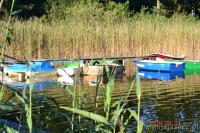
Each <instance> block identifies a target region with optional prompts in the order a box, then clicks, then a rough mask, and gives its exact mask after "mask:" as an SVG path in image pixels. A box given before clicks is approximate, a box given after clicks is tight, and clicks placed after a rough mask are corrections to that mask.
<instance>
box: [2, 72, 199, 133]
mask: <svg viewBox="0 0 200 133" xmlns="http://www.w3.org/2000/svg"><path fill="white" fill-rule="evenodd" d="M143 76H144V75H143ZM133 78H134V76H132V77H125V76H120V77H117V78H116V80H115V84H114V88H113V90H112V103H114V102H115V101H116V100H120V99H123V98H124V97H125V96H126V95H127V93H128V90H129V88H130V84H131V82H132V80H133ZM175 78H176V79H173V80H167V81H161V80H150V79H141V85H142V97H141V119H142V120H143V122H144V128H143V132H181V133H182V132H200V108H199V107H200V75H188V76H186V75H182V76H177V75H176V76H175ZM74 80H75V83H76V85H69V84H63V83H59V82H57V79H53V80H52V81H51V80H49V81H45V82H41V83H38V84H37V83H36V84H35V86H34V89H33V97H34V98H35V100H33V101H34V102H36V103H37V105H38V106H39V105H40V106H39V108H38V107H35V108H34V107H33V110H34V111H33V114H34V113H35V114H37V113H39V114H40V115H36V116H40V117H36V116H33V117H34V123H35V124H33V125H41V126H42V128H43V129H44V130H47V131H49V132H55V133H56V132H68V131H69V129H71V125H70V123H69V122H68V120H69V119H70V116H71V115H70V114H67V115H66V114H65V113H64V111H58V109H57V108H56V105H58V104H59V105H60V106H70V107H72V106H73V105H74V106H76V105H77V107H79V108H83V109H85V110H88V111H91V112H94V111H96V113H98V114H102V115H104V116H105V114H104V113H103V106H104V105H103V101H104V89H105V86H106V84H104V83H106V79H104V80H103V81H101V82H102V84H101V85H100V86H99V88H98V92H97V89H96V88H97V87H96V86H95V84H94V83H93V82H91V81H92V80H94V81H96V78H95V77H91V76H87V77H81V78H80V77H77V78H74ZM88 81H90V83H88ZM19 84H20V87H19ZM16 85H17V86H16ZM24 85H25V83H19V82H15V83H11V84H8V87H7V88H6V91H5V97H4V103H5V102H7V103H8V101H17V103H19V100H17V98H16V97H15V95H14V92H15V91H20V90H21V89H20V88H27V89H28V87H24ZM96 94H97V97H96V104H95V103H94V101H95V95H96ZM73 97H74V99H75V100H72V99H73ZM95 106H97V108H96V109H95V108H94V107H95ZM126 108H130V109H132V110H135V111H136V110H137V96H136V92H135V88H134V89H133V90H132V91H131V94H130V96H129V98H128V104H127V106H126ZM111 110H112V109H111ZM22 114H23V113H22V112H20V111H13V112H8V113H6V114H4V115H3V118H4V119H9V120H16V117H17V118H18V119H19V118H23V116H22ZM128 116H129V115H125V117H128ZM23 119H24V118H23ZM76 119H78V118H77V117H76ZM82 124H83V127H84V126H85V128H87V126H89V124H88V123H87V122H85V121H84V122H83V123H82ZM84 124H85V125H84ZM74 128H76V125H74ZM127 132H136V122H135V120H134V119H132V120H131V121H130V122H129V124H128V128H127Z"/></svg>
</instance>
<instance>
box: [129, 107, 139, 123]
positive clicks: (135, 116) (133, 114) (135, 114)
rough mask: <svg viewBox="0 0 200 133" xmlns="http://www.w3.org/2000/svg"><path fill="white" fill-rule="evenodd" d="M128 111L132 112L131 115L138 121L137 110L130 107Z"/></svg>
mask: <svg viewBox="0 0 200 133" xmlns="http://www.w3.org/2000/svg"><path fill="white" fill-rule="evenodd" d="M128 111H129V112H130V113H131V116H133V117H134V118H135V120H136V121H137V122H138V115H137V113H136V112H135V110H131V109H128Z"/></svg>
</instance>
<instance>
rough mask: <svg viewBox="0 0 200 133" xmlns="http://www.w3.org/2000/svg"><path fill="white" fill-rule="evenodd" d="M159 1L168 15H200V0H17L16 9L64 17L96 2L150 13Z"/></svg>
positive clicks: (22, 14) (112, 8) (8, 1)
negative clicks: (76, 7) (74, 8)
mask: <svg viewBox="0 0 200 133" xmlns="http://www.w3.org/2000/svg"><path fill="white" fill-rule="evenodd" d="M157 1H159V2H160V3H161V9H159V10H161V11H164V14H165V15H167V16H171V15H173V14H174V13H184V14H191V15H195V16H197V17H198V16H200V0H16V2H15V6H14V10H15V11H17V16H18V17H21V18H29V17H32V16H36V17H41V16H44V15H45V16H49V17H52V16H53V17H56V18H59V19H63V18H65V15H66V14H69V13H70V11H69V10H68V9H69V8H71V7H73V6H74V5H78V4H81V5H84V4H88V3H95V5H97V4H99V6H103V9H104V10H105V11H107V10H109V11H113V12H114V14H121V15H127V11H129V12H131V13H137V12H141V11H142V10H143V9H144V8H145V9H146V10H145V11H146V12H148V13H155V9H156V6H157ZM11 2H12V0H4V3H3V8H4V9H5V11H6V13H9V10H8V9H9V8H10V6H11Z"/></svg>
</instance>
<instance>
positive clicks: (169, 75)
mask: <svg viewBox="0 0 200 133" xmlns="http://www.w3.org/2000/svg"><path fill="white" fill-rule="evenodd" d="M139 75H140V76H141V78H143V79H152V80H174V79H176V78H177V77H179V78H185V75H184V72H183V71H176V72H162V71H144V70H140V71H139Z"/></svg>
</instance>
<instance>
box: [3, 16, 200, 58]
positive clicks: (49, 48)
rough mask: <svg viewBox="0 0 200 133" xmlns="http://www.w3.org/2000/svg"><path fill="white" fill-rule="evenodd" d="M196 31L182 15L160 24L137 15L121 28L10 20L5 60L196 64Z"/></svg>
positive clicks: (104, 24)
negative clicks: (135, 59) (140, 59)
mask: <svg viewBox="0 0 200 133" xmlns="http://www.w3.org/2000/svg"><path fill="white" fill-rule="evenodd" d="M199 28H200V22H198V21H197V20H195V19H194V18H192V17H186V16H183V15H174V16H173V17H172V18H165V17H162V16H153V15H142V14H141V15H138V16H134V17H131V18H126V19H121V21H120V22H116V21H111V20H106V22H102V21H100V20H87V22H85V21H84V20H83V21H82V20H80V21H77V20H76V19H75V18H74V19H73V18H70V19H66V20H62V21H56V22H52V23H51V24H50V23H44V21H42V20H41V19H35V20H28V21H20V20H15V21H13V22H12V28H11V30H12V34H11V36H12V40H11V43H10V45H7V47H6V54H8V55H11V56H14V57H16V58H19V59H30V58H35V59H41V58H51V59H59V58H83V57H111V56H112V57H113V56H141V55H146V54H150V53H165V54H171V55H174V56H181V55H186V56H187V57H188V59H196V60H199V59H200V53H199V52H198V50H199V48H200V38H199V36H200V31H199V30H198V29H199ZM2 29H3V27H0V30H2ZM0 36H2V34H0ZM1 38H2V37H0V39H1ZM29 56H31V57H29Z"/></svg>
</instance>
